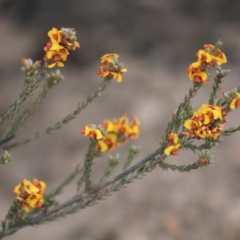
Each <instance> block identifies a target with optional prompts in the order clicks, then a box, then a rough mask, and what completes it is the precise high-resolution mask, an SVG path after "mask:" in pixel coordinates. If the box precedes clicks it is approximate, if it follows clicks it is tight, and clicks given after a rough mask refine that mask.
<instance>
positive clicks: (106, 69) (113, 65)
mask: <svg viewBox="0 0 240 240" xmlns="http://www.w3.org/2000/svg"><path fill="white" fill-rule="evenodd" d="M118 57H119V55H118V54H116V53H110V54H105V55H104V56H102V57H101V63H102V65H101V67H100V70H99V71H98V73H97V74H98V75H99V76H100V77H103V78H107V79H112V78H115V79H116V80H117V82H121V81H122V75H123V73H125V72H127V69H126V68H124V67H123V64H122V63H119V62H118Z"/></svg>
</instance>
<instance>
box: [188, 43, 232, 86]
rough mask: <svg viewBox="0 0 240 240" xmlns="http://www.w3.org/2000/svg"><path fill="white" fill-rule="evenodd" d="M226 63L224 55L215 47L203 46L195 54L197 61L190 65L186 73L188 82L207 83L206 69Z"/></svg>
mask: <svg viewBox="0 0 240 240" xmlns="http://www.w3.org/2000/svg"><path fill="white" fill-rule="evenodd" d="M226 62H227V58H226V56H225V54H224V53H223V52H222V51H221V50H220V49H219V47H218V46H217V45H216V46H215V47H214V46H213V45H211V44H205V45H204V49H203V50H202V49H201V50H199V51H198V52H197V61H196V62H194V63H192V64H190V65H189V67H188V69H187V72H188V76H189V79H190V80H193V81H194V82H195V83H205V82H207V81H208V75H209V74H208V71H207V70H208V67H214V66H215V65H221V64H223V63H226Z"/></svg>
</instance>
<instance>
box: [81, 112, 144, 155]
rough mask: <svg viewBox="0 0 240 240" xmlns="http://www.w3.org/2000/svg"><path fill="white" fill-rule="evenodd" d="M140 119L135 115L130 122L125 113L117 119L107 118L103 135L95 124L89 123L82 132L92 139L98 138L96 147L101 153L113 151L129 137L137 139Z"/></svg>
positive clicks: (103, 126)
mask: <svg viewBox="0 0 240 240" xmlns="http://www.w3.org/2000/svg"><path fill="white" fill-rule="evenodd" d="M139 125H140V122H139V120H138V119H137V118H136V117H134V118H133V119H132V121H131V122H130V123H129V120H128V117H127V115H126V114H124V115H123V116H122V117H120V118H119V119H117V120H113V121H111V120H105V121H104V123H103V124H102V129H103V131H105V135H104V136H103V134H102V132H101V130H99V129H98V128H96V127H95V126H94V125H87V126H85V128H84V129H81V130H80V132H81V133H82V134H84V135H85V136H88V137H89V138H91V139H97V140H98V142H97V145H96V149H97V151H98V152H99V153H103V152H107V151H109V152H112V151H113V150H114V149H115V148H116V147H119V146H121V145H123V144H125V143H126V142H127V140H128V139H132V140H134V139H136V138H138V136H139Z"/></svg>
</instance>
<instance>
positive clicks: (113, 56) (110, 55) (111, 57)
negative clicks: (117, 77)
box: [101, 53, 119, 63]
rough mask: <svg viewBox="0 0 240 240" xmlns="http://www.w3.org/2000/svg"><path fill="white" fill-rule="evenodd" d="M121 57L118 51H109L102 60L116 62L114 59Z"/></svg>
mask: <svg viewBox="0 0 240 240" xmlns="http://www.w3.org/2000/svg"><path fill="white" fill-rule="evenodd" d="M117 58H119V55H118V54H116V53H108V54H105V55H103V56H102V57H101V62H102V63H103V62H110V63H114V59H117Z"/></svg>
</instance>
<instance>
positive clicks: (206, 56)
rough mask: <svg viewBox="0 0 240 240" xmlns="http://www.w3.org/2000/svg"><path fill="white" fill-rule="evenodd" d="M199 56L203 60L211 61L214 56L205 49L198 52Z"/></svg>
mask: <svg viewBox="0 0 240 240" xmlns="http://www.w3.org/2000/svg"><path fill="white" fill-rule="evenodd" d="M197 57H198V60H200V61H201V62H206V63H210V62H211V61H212V56H211V55H210V54H209V53H207V52H205V51H203V50H199V51H198V52H197Z"/></svg>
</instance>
